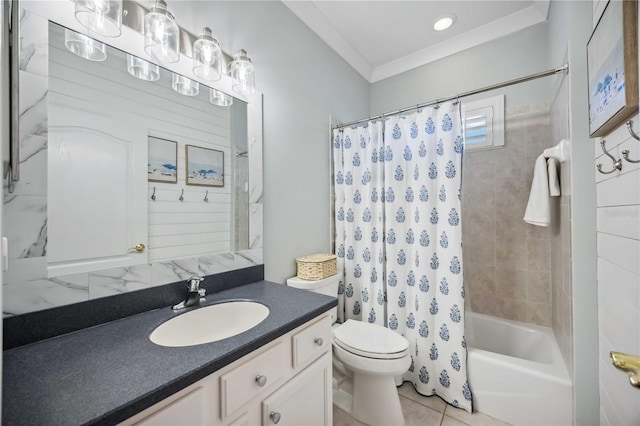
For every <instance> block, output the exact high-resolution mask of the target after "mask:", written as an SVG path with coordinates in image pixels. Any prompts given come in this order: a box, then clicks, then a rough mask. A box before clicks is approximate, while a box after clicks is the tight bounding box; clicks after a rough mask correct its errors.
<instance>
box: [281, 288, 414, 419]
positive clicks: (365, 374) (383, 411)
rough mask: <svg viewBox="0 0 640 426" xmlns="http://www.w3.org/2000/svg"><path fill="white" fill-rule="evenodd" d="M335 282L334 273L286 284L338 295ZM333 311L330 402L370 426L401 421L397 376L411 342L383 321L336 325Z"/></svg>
mask: <svg viewBox="0 0 640 426" xmlns="http://www.w3.org/2000/svg"><path fill="white" fill-rule="evenodd" d="M338 282H339V277H338V275H334V276H331V277H328V278H325V279H323V280H318V281H309V280H302V279H300V278H297V277H293V278H289V279H288V280H287V285H289V286H290V287H295V288H301V289H305V290H309V291H314V292H316V293H322V294H327V295H331V296H336V295H337V294H338ZM331 314H332V318H333V321H334V325H333V332H332V339H331V340H332V347H333V365H334V369H333V370H334V392H333V394H334V398H333V403H334V404H335V405H336V406H337V407H339V408H340V409H342V410H343V411H346V412H347V413H349V414H350V415H351V416H352V417H354V418H356V419H357V420H359V421H361V422H364V423H367V424H370V425H403V424H404V416H403V414H402V408H401V406H400V397H399V396H398V390H397V388H396V380H395V376H398V375H400V374H403V373H404V372H405V371H407V369H408V368H409V366H410V364H411V357H410V355H409V342H408V341H407V339H405V338H404V337H402V336H401V335H400V334H398V333H396V332H394V331H392V330H389V329H388V328H385V327H383V326H381V325H377V324H370V323H366V322H362V321H356V320H347V321H345V322H344V323H343V324H337V323H335V321H336V320H337V309H335V308H334V310H332V312H331Z"/></svg>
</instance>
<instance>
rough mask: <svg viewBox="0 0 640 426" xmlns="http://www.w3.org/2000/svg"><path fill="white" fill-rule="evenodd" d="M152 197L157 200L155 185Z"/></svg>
mask: <svg viewBox="0 0 640 426" xmlns="http://www.w3.org/2000/svg"><path fill="white" fill-rule="evenodd" d="M151 199H152V200H153V201H155V200H156V187H155V186H154V187H153V194H151Z"/></svg>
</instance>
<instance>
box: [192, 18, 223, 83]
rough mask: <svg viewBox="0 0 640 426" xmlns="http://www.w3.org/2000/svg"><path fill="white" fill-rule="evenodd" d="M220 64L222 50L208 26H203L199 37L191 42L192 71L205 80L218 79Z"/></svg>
mask: <svg viewBox="0 0 640 426" xmlns="http://www.w3.org/2000/svg"><path fill="white" fill-rule="evenodd" d="M221 64H222V51H221V50H220V45H219V44H218V40H216V39H215V38H214V37H213V33H212V32H211V29H210V28H204V29H203V30H202V34H201V35H200V37H198V39H197V40H196V41H194V42H193V73H194V74H195V75H197V76H198V77H200V78H203V79H205V80H210V81H215V80H220V78H221V77H222V72H221Z"/></svg>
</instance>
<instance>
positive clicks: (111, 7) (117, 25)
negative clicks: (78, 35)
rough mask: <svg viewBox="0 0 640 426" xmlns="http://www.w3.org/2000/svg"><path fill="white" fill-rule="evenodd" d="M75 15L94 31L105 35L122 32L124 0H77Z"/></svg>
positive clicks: (114, 34)
mask: <svg viewBox="0 0 640 426" xmlns="http://www.w3.org/2000/svg"><path fill="white" fill-rule="evenodd" d="M75 15H76V19H77V20H78V22H80V24H82V25H83V26H84V27H85V28H87V29H88V30H89V31H91V32H93V33H96V34H100V35H102V36H105V37H118V36H119V35H120V34H121V33H122V30H121V26H122V0H75Z"/></svg>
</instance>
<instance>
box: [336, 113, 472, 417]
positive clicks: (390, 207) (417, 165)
mask: <svg viewBox="0 0 640 426" xmlns="http://www.w3.org/2000/svg"><path fill="white" fill-rule="evenodd" d="M333 150H334V151H333V154H334V171H335V188H336V190H335V191H336V206H335V210H336V253H337V255H338V271H339V273H340V274H342V275H343V280H342V282H341V286H340V291H339V300H340V307H341V309H343V311H342V315H343V317H342V319H348V318H354V319H359V320H363V321H368V322H374V323H378V324H382V325H385V326H387V327H389V328H390V329H392V330H395V331H397V332H398V333H400V334H402V335H403V336H405V337H406V338H407V339H408V340H409V342H410V351H411V359H412V362H411V367H410V368H409V371H408V372H407V373H406V374H405V375H404V379H405V380H407V381H410V382H412V383H413V385H414V386H415V387H416V389H417V390H418V392H420V393H421V394H423V395H439V396H440V397H442V398H443V399H444V400H446V401H447V402H449V403H450V404H452V405H454V406H457V407H461V408H464V409H466V410H468V411H471V390H470V389H469V385H468V382H467V372H466V358H467V351H466V343H465V339H464V289H463V279H462V238H461V235H462V233H461V226H460V217H461V216H460V199H461V196H460V190H461V181H462V180H461V169H462V153H463V143H462V125H461V119H460V111H459V104H458V103H447V104H443V105H440V106H439V108H426V109H423V110H421V111H418V112H416V113H414V114H412V115H409V116H404V117H399V116H395V117H392V118H389V119H387V120H386V121H385V122H384V123H381V122H370V123H368V124H367V125H366V126H362V127H358V128H350V129H343V130H335V131H334V139H333Z"/></svg>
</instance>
